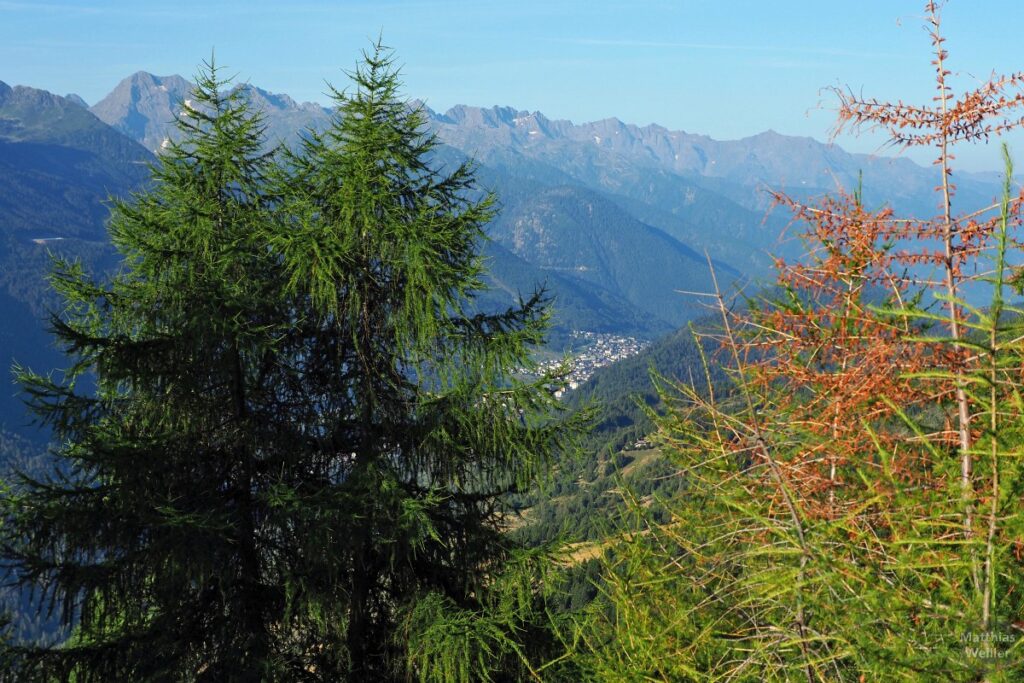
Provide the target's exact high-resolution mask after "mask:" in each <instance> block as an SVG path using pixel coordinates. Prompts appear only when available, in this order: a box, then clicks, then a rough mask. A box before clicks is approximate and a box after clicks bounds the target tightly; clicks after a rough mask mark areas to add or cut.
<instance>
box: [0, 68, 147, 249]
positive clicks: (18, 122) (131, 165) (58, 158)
mask: <svg viewBox="0 0 1024 683" xmlns="http://www.w3.org/2000/svg"><path fill="white" fill-rule="evenodd" d="M152 159H153V157H152V155H150V154H149V153H148V152H147V151H146V150H145V149H144V148H143V147H142V146H141V145H139V144H138V143H136V142H134V141H133V140H131V139H129V138H127V137H125V136H124V135H121V134H120V133H118V132H117V131H115V130H113V129H111V128H110V127H109V126H107V125H106V124H104V123H103V122H102V121H100V120H99V119H97V118H96V117H95V116H94V115H92V114H91V113H89V111H88V110H86V109H83V108H82V107H81V106H80V105H78V104H75V103H74V102H72V101H70V100H68V99H66V98H64V97H60V96H58V95H53V94H51V93H48V92H46V91H44V90H36V89H35V88H26V87H23V86H17V87H14V88H11V87H10V86H8V85H6V84H5V83H0V234H18V235H21V236H23V237H25V238H47V237H86V238H89V239H103V238H104V234H103V221H104V220H105V219H106V216H107V213H108V210H109V209H108V207H107V205H106V200H107V197H108V196H109V195H111V194H123V193H124V192H127V191H128V190H129V189H132V188H135V187H137V186H138V185H139V183H141V182H142V181H143V180H144V179H145V178H146V177H148V170H147V168H146V165H147V163H149V162H150V161H151V160H152Z"/></svg>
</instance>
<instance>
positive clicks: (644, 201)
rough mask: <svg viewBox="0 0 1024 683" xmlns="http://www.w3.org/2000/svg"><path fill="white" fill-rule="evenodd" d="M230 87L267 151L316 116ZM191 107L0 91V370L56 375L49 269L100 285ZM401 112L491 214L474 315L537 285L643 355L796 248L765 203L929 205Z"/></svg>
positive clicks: (891, 176) (808, 156) (161, 95)
mask: <svg viewBox="0 0 1024 683" xmlns="http://www.w3.org/2000/svg"><path fill="white" fill-rule="evenodd" d="M236 87H237V89H238V90H239V92H240V93H241V94H242V96H243V97H245V98H246V99H247V100H248V101H249V102H250V103H251V105H252V106H253V107H254V108H256V109H258V110H260V111H261V112H263V114H264V117H265V123H266V126H267V137H268V141H269V144H271V145H276V144H286V145H288V144H293V143H294V142H295V141H296V140H297V139H298V136H299V135H301V133H302V131H303V130H305V129H307V128H314V129H322V128H323V127H324V126H326V125H327V124H328V123H329V121H330V118H331V116H332V111H331V110H330V109H328V108H325V107H324V106H322V105H320V104H316V103H308V102H307V103H299V102H296V101H295V100H293V99H292V98H290V97H288V96H287V95H284V94H275V93H270V92H268V91H266V90H262V89H260V88H258V87H256V86H253V85H251V84H247V83H246V84H241V85H238V86H236ZM190 90H191V84H190V83H189V82H188V81H187V80H186V79H185V78H182V77H180V76H174V75H172V76H155V75H152V74H148V73H145V72H138V73H135V74H133V75H131V76H129V77H127V78H126V79H124V80H123V81H121V82H120V83H119V84H118V85H117V86H116V87H115V88H114V89H113V90H112V91H111V92H110V94H109V95H107V96H106V97H105V98H103V99H102V100H101V101H99V102H97V103H96V104H94V105H93V106H91V107H86V106H85V105H86V103H85V102H84V101H82V100H81V98H78V97H77V96H73V95H69V96H65V97H61V96H59V95H54V94H52V93H48V92H45V91H42V90H38V89H34V88H30V87H24V86H16V87H10V86H8V85H6V84H4V83H2V82H0V314H3V315H4V320H5V323H4V327H3V329H2V330H0V363H4V364H9V359H11V358H17V359H19V360H20V361H22V362H25V363H26V364H30V365H33V366H37V367H53V363H54V362H57V361H59V355H58V354H56V352H55V351H53V350H51V349H48V348H46V347H45V344H43V343H42V341H41V340H43V339H44V338H45V334H43V332H42V326H41V325H39V324H35V325H33V324H32V321H35V320H38V318H39V316H40V314H41V313H43V312H44V311H45V310H47V309H52V308H53V307H55V306H56V305H57V302H55V301H53V300H52V299H51V298H50V297H49V295H48V294H47V289H46V287H45V285H44V281H43V277H44V274H45V270H46V265H45V264H46V262H47V253H48V252H51V251H58V252H60V253H65V254H68V255H70V256H74V257H79V258H83V259H84V260H85V261H86V262H87V265H90V266H92V267H95V268H97V269H100V270H102V269H104V268H111V267H114V266H115V265H116V255H114V254H113V252H112V250H111V249H110V247H109V245H108V243H107V242H106V237H105V229H104V221H105V218H106V215H107V212H108V200H109V198H110V197H111V196H116V197H125V196H127V195H128V194H129V193H130V192H131V191H133V190H135V189H139V188H141V187H144V185H145V183H146V181H147V178H148V168H147V166H148V165H149V164H150V163H152V162H153V161H154V160H155V158H156V157H155V155H156V154H159V152H160V149H161V148H162V147H163V146H164V144H165V141H167V140H169V139H174V136H175V134H176V131H175V129H174V126H173V122H174V119H175V115H176V113H177V112H179V111H180V110H181V108H182V107H183V106H186V104H187V102H188V100H189V92H190ZM410 104H411V106H423V107H424V112H425V114H426V116H427V118H428V123H429V125H430V126H431V128H432V130H433V131H434V132H436V134H437V135H438V137H439V139H440V141H441V142H442V143H443V144H442V145H441V146H440V147H439V148H438V149H437V151H436V158H435V162H436V163H437V164H440V165H454V164H457V163H460V162H461V161H463V160H464V159H466V158H472V159H475V160H476V161H477V162H478V164H479V167H478V179H479V180H480V182H481V184H482V185H483V186H484V187H487V188H490V189H493V190H495V191H496V193H497V194H498V196H499V198H500V205H501V211H500V213H499V214H498V216H497V218H496V219H495V220H494V221H493V222H492V224H491V225H490V226H489V234H490V237H491V238H492V239H491V241H490V242H489V243H488V244H487V245H485V257H486V258H487V259H488V266H489V270H490V272H491V275H490V279H489V284H490V286H491V289H490V291H488V292H487V293H485V294H483V295H482V296H481V297H480V304H481V305H482V306H489V307H500V306H504V305H507V304H508V303H509V302H510V301H511V300H513V299H515V298H516V297H518V296H526V295H528V294H529V292H530V291H531V290H532V289H533V288H534V287H536V286H537V285H540V284H544V285H546V286H547V288H548V291H549V294H550V295H551V296H552V297H553V299H554V306H555V310H556V316H555V323H556V324H555V338H556V339H559V338H561V339H565V338H567V337H568V331H570V330H572V329H584V330H592V331H600V332H617V333H624V334H630V335H634V336H639V337H646V338H653V337H655V336H658V335H660V334H662V333H664V332H667V331H669V330H671V329H673V328H675V327H678V326H679V325H681V324H682V323H684V322H686V321H687V320H690V319H692V318H694V317H696V316H698V315H700V314H701V313H702V309H701V308H700V306H698V305H696V303H695V301H696V300H695V299H693V298H687V297H686V296H685V295H683V294H680V293H679V290H685V291H707V290H709V289H710V287H711V284H710V278H709V275H710V272H709V267H708V260H709V259H710V260H711V262H712V263H713V265H714V268H715V270H716V272H717V274H718V275H719V280H720V281H722V282H725V283H731V282H736V281H740V280H757V279H759V278H764V277H766V276H767V275H769V274H770V268H771V263H772V259H771V254H773V253H781V254H786V255H793V254H796V253H799V248H800V245H799V243H798V242H797V241H796V240H792V239H781V238H780V236H782V235H783V234H784V230H785V227H786V223H787V217H785V216H780V215H778V214H769V215H768V217H767V218H766V217H765V208H766V206H767V204H768V202H769V197H768V195H767V193H766V192H765V191H764V190H765V188H769V187H771V188H776V189H784V190H787V191H789V192H791V193H795V194H798V195H800V196H809V195H815V194H822V193H825V192H828V191H831V190H833V189H834V188H835V187H836V185H837V184H838V185H841V186H845V187H847V188H852V187H855V186H856V185H857V183H858V182H859V180H858V179H859V178H860V177H861V174H863V175H862V177H863V194H864V197H865V199H866V201H867V202H869V203H871V202H873V201H874V202H877V201H880V199H879V198H881V197H883V196H884V197H888V198H891V201H892V203H893V205H894V208H896V209H897V210H900V211H912V212H914V213H917V214H920V213H927V214H931V213H933V208H934V207H933V205H934V203H935V200H934V197H933V195H932V194H931V188H932V187H933V185H934V184H935V179H934V171H933V170H932V169H929V168H923V167H921V166H918V165H916V164H914V163H912V162H911V161H909V160H907V159H889V158H883V157H871V156H865V155H857V154H849V153H847V152H845V151H843V150H842V149H840V148H839V147H837V146H835V145H827V144H823V143H821V142H818V141H815V140H813V139H811V138H794V137H787V136H783V135H779V134H777V133H774V132H771V131H768V132H765V133H762V134H759V135H755V136H752V137H748V138H744V139H742V140H732V141H718V140H713V139H711V138H709V137H707V136H703V135H696V134H691V133H685V132H682V131H671V130H668V129H666V128H663V127H661V126H657V125H650V126H636V125H632V124H626V123H623V122H621V121H619V120H617V119H606V120H603V121H596V122H592V123H583V124H574V123H572V122H569V121H564V120H555V119H549V118H547V117H546V116H544V115H543V114H541V113H540V112H527V111H521V110H517V109H515V108H512V107H490V108H481V107H471V106H464V105H459V106H456V107H453V108H451V109H449V110H447V111H445V112H443V113H442V112H437V111H434V110H432V109H430V108H429V107H426V105H423V104H422V103H421V102H417V101H413V102H411V103H410ZM958 184H959V194H958V199H959V200H960V201H961V202H963V203H964V205H965V206H971V205H978V206H980V205H983V204H986V203H988V202H989V201H990V200H991V198H992V197H993V196H994V195H995V194H996V192H997V185H996V182H995V181H994V180H993V179H991V178H988V177H985V176H970V175H964V176H960V177H958ZM883 193H884V194H883ZM10 321H19V322H18V323H17V327H14V325H13V324H12V322H10ZM10 393H11V392H8V393H7V394H4V393H0V425H2V424H4V423H7V424H9V425H10V424H12V419H11V418H10V417H9V416H11V415H14V414H15V412H16V400H15V399H14V397H13V396H12V395H10Z"/></svg>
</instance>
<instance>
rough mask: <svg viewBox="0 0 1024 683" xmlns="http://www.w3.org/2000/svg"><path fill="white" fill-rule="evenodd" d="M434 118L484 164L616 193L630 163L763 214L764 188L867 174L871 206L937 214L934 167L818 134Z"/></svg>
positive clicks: (828, 183) (482, 116)
mask: <svg viewBox="0 0 1024 683" xmlns="http://www.w3.org/2000/svg"><path fill="white" fill-rule="evenodd" d="M431 115H432V119H433V120H434V121H435V123H436V125H437V126H438V128H439V130H440V131H441V135H442V137H443V138H444V139H445V140H446V141H447V142H448V143H449V144H452V145H454V146H456V147H458V148H460V149H463V150H465V151H466V152H468V153H470V154H473V155H475V156H477V157H479V158H481V159H485V160H486V159H488V158H492V157H494V156H499V157H500V156H503V155H507V154H508V153H509V150H515V152H516V153H517V154H519V155H520V156H525V157H528V158H531V159H535V160H541V161H545V162H546V163H549V164H551V165H552V166H554V167H556V168H558V169H560V170H562V171H565V172H567V173H569V174H570V175H573V176H582V177H588V176H589V177H591V178H592V179H594V180H596V181H597V182H600V183H602V185H603V186H604V187H605V189H609V190H612V191H616V188H615V185H614V184H615V183H616V182H619V181H617V178H616V176H615V175H614V172H615V171H616V170H617V169H620V168H621V167H622V166H623V165H628V166H630V167H633V168H643V169H658V170H660V171H662V172H666V173H669V174H673V175H675V176H678V177H682V178H686V179H690V180H695V181H698V182H699V184H700V186H701V187H702V188H703V189H704V190H706V191H714V192H716V193H718V194H720V195H723V196H727V197H729V198H730V199H732V200H733V201H736V202H738V203H740V204H743V205H744V206H747V207H748V208H754V209H757V210H758V211H760V210H761V209H763V208H764V207H765V206H766V204H767V196H766V195H765V194H764V193H763V192H757V191H756V190H757V188H759V187H771V188H775V189H790V190H793V191H796V192H801V193H808V194H813V193H816V192H819V193H820V192H832V191H834V190H835V189H836V187H837V185H838V186H841V187H845V188H847V189H848V190H852V189H854V188H855V187H857V184H858V182H859V178H860V176H861V174H863V182H864V188H865V191H866V199H867V200H868V201H869V202H870V201H872V200H873V198H877V200H878V201H880V200H881V199H882V198H884V199H886V200H888V201H891V202H892V203H893V204H894V206H895V208H897V209H903V210H914V211H917V210H920V209H923V210H924V211H925V212H926V213H930V212H931V211H933V210H934V204H935V202H934V199H933V198H932V197H931V190H932V188H933V187H934V185H935V183H936V180H935V172H934V169H932V168H925V167H922V166H919V165H917V164H915V163H914V162H912V161H910V160H909V159H906V158H891V157H884V156H873V155H866V154H850V153H848V152H846V151H844V150H843V149H842V148H840V147H839V146H838V145H834V144H825V143H822V142H819V141H817V140H814V139H813V138H809V137H793V136H786V135H780V134H779V133H776V132H774V131H770V130H769V131H766V132H763V133H760V134H758V135H754V136H751V137H747V138H743V139H740V140H714V139H712V138H710V137H708V136H706V135H695V134H692V133H686V132H684V131H672V130H668V129H667V128H664V127H662V126H658V125H653V124H652V125H649V126H636V125H633V124H626V123H623V122H622V121H619V120H618V119H604V120H602V121H595V122H591V123H581V124H573V123H572V122H570V121H564V120H551V119H548V118H547V117H545V116H544V115H543V114H542V113H540V112H527V111H517V110H516V109H514V108H512V107H491V108H488V109H485V108H479V107H468V106H465V105H458V106H455V107H453V108H451V109H449V110H448V111H447V112H444V113H438V112H431ZM601 169H606V171H607V172H610V173H609V174H608V177H607V178H604V179H601V178H600V177H599V176H598V177H596V178H595V174H596V173H599V172H600V170H601ZM958 185H959V187H960V189H961V199H962V200H963V201H964V202H965V203H966V204H967V205H970V204H971V203H972V202H975V201H987V200H988V199H989V198H990V195H991V192H992V190H993V187H992V185H991V178H988V177H986V176H984V175H982V174H979V175H975V174H958ZM872 195H874V197H873V196H872Z"/></svg>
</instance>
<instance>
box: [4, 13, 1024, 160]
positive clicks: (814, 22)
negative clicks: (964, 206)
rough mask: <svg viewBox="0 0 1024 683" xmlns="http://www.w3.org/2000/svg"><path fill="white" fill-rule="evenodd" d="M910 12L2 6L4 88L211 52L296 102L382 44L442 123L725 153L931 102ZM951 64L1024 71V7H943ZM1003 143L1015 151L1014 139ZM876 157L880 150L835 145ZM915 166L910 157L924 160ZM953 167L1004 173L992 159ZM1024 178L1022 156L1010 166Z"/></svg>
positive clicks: (64, 87)
mask: <svg viewBox="0 0 1024 683" xmlns="http://www.w3.org/2000/svg"><path fill="white" fill-rule="evenodd" d="M922 7H923V2H922V1H921V0H850V1H849V2H845V3H840V2H835V1H833V0H775V1H774V2H765V1H764V0H759V1H758V2H748V1H746V0H717V1H714V0H674V1H668V0H664V1H663V0H634V1H632V2H616V1H602V0H589V1H577V0H569V1H565V2H560V1H558V0H547V1H541V0H509V1H508V2H492V1H491V0H476V1H475V2H474V1H455V0H373V1H369V0H333V1H330V0H297V1H296V2H290V3H285V2H269V1H265V0H246V1H242V0H223V1H216V0H206V1H202V2H200V1H197V0H177V1H176V2H164V1H163V0H146V1H143V0H132V1H129V0H62V1H61V0H55V1H54V2H49V1H48V0H40V1H38V2H37V1H35V0H20V1H9V2H8V1H5V0H0V80H3V81H5V82H7V83H9V84H12V85H13V84H23V85H32V86H35V87H39V88H44V89H47V90H51V91H54V92H57V93H60V94H65V93H68V92H76V93H78V94H80V95H81V96H83V97H84V98H85V99H86V100H87V101H88V102H90V103H93V102H96V101H97V100H98V99H100V98H101V97H103V95H105V94H106V93H107V92H109V91H110V90H111V89H113V87H114V86H115V85H116V84H117V82H118V81H119V80H121V79H122V78H124V77H125V76H127V75H128V74H130V73H132V72H134V71H138V70H145V71H150V72H152V73H155V74H157V75H169V74H173V73H179V74H182V75H184V76H190V75H191V74H192V73H193V72H194V70H195V67H196V65H197V64H198V63H199V62H200V61H201V60H203V59H204V58H205V57H207V56H208V55H209V54H210V51H211V49H213V48H215V49H216V53H217V58H218V61H219V62H221V63H224V64H226V65H228V67H229V68H230V70H231V72H233V73H237V74H238V77H239V78H240V79H242V80H248V81H251V82H252V83H254V84H256V85H259V86H261V87H263V88H266V89H268V90H271V91H274V92H286V93H288V94H290V95H291V96H292V97H294V98H295V99H297V100H300V101H303V100H313V101H321V102H322V101H325V97H324V95H323V92H324V90H325V88H324V82H325V80H326V81H331V82H333V83H335V84H336V85H344V83H345V77H344V75H343V74H342V70H343V69H346V68H351V66H352V65H353V64H354V62H355V60H356V59H357V57H358V55H359V51H360V50H361V49H363V48H365V47H367V46H368V45H369V43H370V40H371V39H373V38H375V37H376V36H377V35H378V33H380V32H383V36H384V41H385V43H387V44H388V45H390V46H392V47H394V48H395V49H396V50H397V54H398V57H399V61H400V63H401V64H403V65H404V66H403V80H404V82H405V89H406V93H407V94H408V96H409V97H416V98H422V99H424V100H426V101H427V103H428V104H429V105H430V106H431V107H433V108H435V109H441V110H444V109H446V108H448V107H449V106H451V105H453V104H457V103H465V104H473V105H481V106H490V105H493V104H502V105H506V104H507V105H512V106H515V107H518V108H520V109H528V110H540V111H542V112H544V113H545V114H546V115H548V116H550V117H552V118H568V119H572V120H573V121H576V122H581V121H589V120H596V119H601V118H606V117H610V116H615V117H618V118H620V119H623V120H625V121H628V122H632V123H638V124H647V123H659V124H661V125H664V126H666V127H668V128H672V129H679V130H685V131H687V132H694V133H703V134H707V135H710V136H712V137H714V138H719V139H732V138H739V137H745V136H748V135H753V134H756V133H758V132H760V131H763V130H766V129H769V128H771V129H774V130H776V131H779V132H781V133H785V134H791V135H808V136H812V137H815V138H818V139H826V138H827V137H828V134H829V130H830V128H831V126H832V123H833V120H834V112H833V111H832V110H831V109H832V107H833V105H834V100H833V98H832V97H831V96H830V95H829V94H828V92H826V91H822V88H826V87H828V86H837V85H842V86H849V87H851V88H853V89H854V90H856V91H858V92H863V93H864V94H865V95H869V96H873V97H878V98H880V99H888V98H903V99H904V100H906V101H913V102H918V103H927V102H929V101H930V98H931V97H932V95H933V94H934V93H933V90H931V84H932V82H933V80H932V79H933V74H932V72H931V67H930V65H929V60H930V58H931V55H930V54H929V43H928V39H927V36H926V35H925V33H924V30H923V29H922V27H921V21H920V17H921V15H922V13H923V9H922ZM944 24H945V28H946V30H945V32H946V35H947V37H948V40H949V42H948V44H947V45H948V47H949V49H950V52H951V63H950V66H951V68H952V69H953V70H954V71H955V72H956V75H957V83H958V84H961V85H963V86H965V87H970V86H971V85H973V84H976V83H978V82H979V79H983V78H984V77H986V76H987V75H988V74H989V73H990V72H991V71H992V69H996V70H998V71H1000V72H1002V71H1011V70H1021V69H1024V50H1022V49H1021V38H1020V33H1019V32H1020V27H1021V26H1022V25H1024V3H1020V2H1019V1H1017V2H1012V1H1010V0H984V2H981V1H980V0H952V1H951V2H950V3H949V4H948V6H947V7H946V10H945V12H944ZM1017 137H1018V138H1020V141H1021V142H1020V144H1016V143H1017V139H1016V138H1015V139H1013V140H1011V144H1013V146H1014V147H1019V148H1020V150H1021V153H1022V154H1024V136H1017ZM838 142H839V144H841V145H842V146H843V147H845V148H847V149H851V150H857V151H866V152H871V151H875V150H876V149H878V147H879V144H880V142H881V139H880V138H879V137H877V136H865V137H862V138H860V139H853V138H851V137H849V136H843V137H841V138H839V139H838ZM927 156H928V155H927V154H925V155H924V156H923V157H922V156H920V155H914V156H913V158H915V159H920V160H924V159H927ZM959 157H960V162H961V167H962V168H965V169H972V170H979V169H987V168H996V167H997V166H998V150H997V149H996V148H995V146H994V145H989V146H987V147H985V146H982V147H979V148H975V149H971V150H968V149H964V150H961V151H960V153H959ZM1019 165H1020V166H1021V167H1024V160H1022V161H1021V163H1020V164H1019Z"/></svg>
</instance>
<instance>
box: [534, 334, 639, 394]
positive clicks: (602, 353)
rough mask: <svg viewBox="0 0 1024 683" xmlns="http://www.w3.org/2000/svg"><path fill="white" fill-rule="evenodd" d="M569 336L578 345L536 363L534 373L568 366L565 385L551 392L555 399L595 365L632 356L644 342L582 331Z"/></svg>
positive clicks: (581, 380) (582, 379) (595, 367)
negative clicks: (559, 356) (568, 351)
mask: <svg viewBox="0 0 1024 683" xmlns="http://www.w3.org/2000/svg"><path fill="white" fill-rule="evenodd" d="M572 339H573V340H574V342H575V343H576V344H577V345H578V346H574V348H573V350H572V352H571V353H570V354H569V355H568V356H566V357H564V358H555V359H551V360H545V361H542V362H541V363H540V364H538V366H537V372H539V373H543V372H549V371H552V370H555V369H557V368H559V367H560V366H562V365H563V364H566V365H568V368H569V372H568V374H567V375H566V376H565V384H564V385H563V386H562V387H560V388H559V389H557V390H556V391H555V398H558V399H561V398H563V397H564V396H565V394H566V392H568V391H572V390H573V389H576V388H577V387H579V386H580V385H581V384H583V383H584V382H586V381H587V380H588V379H590V377H591V375H593V374H594V372H596V371H597V370H598V368H603V367H604V366H606V365H610V364H611V363H614V362H616V361H620V360H623V359H625V358H629V357H630V356H635V355H637V354H638V353H640V351H642V350H643V349H644V348H646V347H647V345H648V342H646V341H643V340H640V339H637V338H636V337H627V336H622V335H617V334H605V333H601V332H587V331H582V330H573V332H572Z"/></svg>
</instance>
